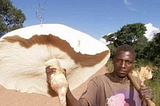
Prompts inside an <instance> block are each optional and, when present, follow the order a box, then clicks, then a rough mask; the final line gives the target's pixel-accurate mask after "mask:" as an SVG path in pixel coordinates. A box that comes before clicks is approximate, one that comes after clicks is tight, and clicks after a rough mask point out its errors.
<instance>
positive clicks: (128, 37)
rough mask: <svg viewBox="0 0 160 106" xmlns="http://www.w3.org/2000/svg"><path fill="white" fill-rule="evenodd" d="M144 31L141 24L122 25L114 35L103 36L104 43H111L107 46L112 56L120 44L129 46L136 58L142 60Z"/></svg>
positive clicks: (144, 39) (144, 42)
mask: <svg viewBox="0 0 160 106" xmlns="http://www.w3.org/2000/svg"><path fill="white" fill-rule="evenodd" d="M145 31H146V27H145V26H144V24H142V23H133V24H127V25H124V26H123V27H122V28H121V29H120V30H118V31H117V32H116V33H113V34H110V35H105V36H103V38H104V39H106V41H109V42H111V43H110V44H109V45H107V46H108V47H109V48H110V49H111V51H112V53H111V57H112V56H113V54H114V52H115V50H116V48H117V47H118V46H120V45H122V44H129V45H131V46H132V47H133V48H134V49H135V52H136V53H137V58H138V59H141V58H144V49H145V47H146V46H147V45H146V44H147V38H146V37H145V36H144V34H145Z"/></svg>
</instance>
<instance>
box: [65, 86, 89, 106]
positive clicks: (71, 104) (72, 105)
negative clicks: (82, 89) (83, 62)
mask: <svg viewBox="0 0 160 106" xmlns="http://www.w3.org/2000/svg"><path fill="white" fill-rule="evenodd" d="M66 98H67V106H89V103H88V102H87V100H86V99H79V100H77V99H76V98H75V97H74V96H73V94H72V93H71V91H70V89H69V88H68V91H67V97H66Z"/></svg>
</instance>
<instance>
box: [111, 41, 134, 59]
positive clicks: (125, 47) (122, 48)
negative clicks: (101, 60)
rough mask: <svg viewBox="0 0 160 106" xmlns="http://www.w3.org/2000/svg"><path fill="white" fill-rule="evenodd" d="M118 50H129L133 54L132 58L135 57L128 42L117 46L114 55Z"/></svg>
mask: <svg viewBox="0 0 160 106" xmlns="http://www.w3.org/2000/svg"><path fill="white" fill-rule="evenodd" d="M119 51H129V52H130V53H131V54H133V56H134V59H135V57H136V53H135V51H134V49H133V48H132V47H131V46H130V45H128V44H123V45H121V46H119V47H118V48H117V50H116V52H115V54H114V56H115V55H117V53H118V52H119Z"/></svg>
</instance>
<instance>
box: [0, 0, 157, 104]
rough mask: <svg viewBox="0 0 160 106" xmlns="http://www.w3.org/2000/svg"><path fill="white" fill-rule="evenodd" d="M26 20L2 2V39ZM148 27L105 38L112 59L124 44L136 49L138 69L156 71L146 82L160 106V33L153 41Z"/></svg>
mask: <svg viewBox="0 0 160 106" xmlns="http://www.w3.org/2000/svg"><path fill="white" fill-rule="evenodd" d="M25 20H26V17H25V15H24V14H23V12H22V11H21V10H20V9H17V8H16V7H14V6H13V5H12V2H11V1H10V0H0V37H1V36H2V35H4V34H5V33H7V32H9V31H12V30H15V29H18V28H21V27H23V23H24V21H25ZM145 31H146V27H145V26H144V24H143V23H133V24H127V25H124V26H123V27H122V28H121V29H120V30H118V31H117V32H115V33H112V34H110V35H104V36H103V38H104V39H106V41H108V42H110V44H109V45H107V46H108V47H109V48H110V50H111V59H112V57H113V54H114V52H115V50H116V48H117V47H118V46H119V45H122V44H129V45H131V46H133V47H134V49H135V51H136V54H137V57H136V68H139V67H141V66H146V65H149V66H150V67H151V68H152V69H153V70H154V78H153V79H152V80H150V81H147V82H146V85H149V86H151V87H152V89H153V92H154V98H153V101H154V102H155V103H156V106H160V101H159V99H160V93H159V92H160V89H159V88H160V43H159V42H160V33H157V34H156V35H154V38H153V39H152V40H151V41H148V40H147V38H146V37H145V36H144V34H145ZM111 63H112V61H109V62H108V64H107V65H108V68H109V69H110V70H113V67H112V65H111Z"/></svg>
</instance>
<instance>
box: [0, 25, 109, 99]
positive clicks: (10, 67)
mask: <svg viewBox="0 0 160 106" xmlns="http://www.w3.org/2000/svg"><path fill="white" fill-rule="evenodd" d="M109 57H110V50H109V49H108V47H107V46H106V45H104V44H103V43H101V42H100V41H98V40H96V39H94V38H93V37H91V36H90V35H88V34H85V33H83V32H80V31H78V30H75V29H73V28H70V27H68V26H65V25H61V24H41V25H34V26H29V27H25V28H21V29H17V30H14V31H12V32H9V33H7V34H5V35H4V36H3V37H1V39H0V84H1V85H3V86H4V87H5V88H7V89H14V90H17V91H20V92H28V93H39V94H43V95H48V96H55V95H54V94H53V93H51V90H50V88H49V86H48V84H47V82H46V73H45V68H46V67H47V65H49V64H48V63H49V62H50V61H52V60H55V59H56V60H58V62H59V64H60V67H61V68H65V69H66V70H67V71H66V76H67V80H68V82H69V86H70V88H71V90H73V89H75V88H76V87H78V86H79V85H81V84H82V83H83V82H85V81H86V80H87V79H88V78H89V77H90V76H92V75H93V74H94V73H96V72H97V71H98V70H99V69H100V68H101V67H103V66H104V65H105V64H106V63H107V61H108V59H109ZM46 63H47V64H46Z"/></svg>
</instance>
